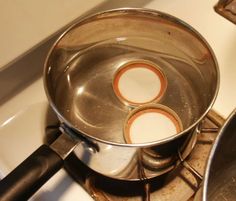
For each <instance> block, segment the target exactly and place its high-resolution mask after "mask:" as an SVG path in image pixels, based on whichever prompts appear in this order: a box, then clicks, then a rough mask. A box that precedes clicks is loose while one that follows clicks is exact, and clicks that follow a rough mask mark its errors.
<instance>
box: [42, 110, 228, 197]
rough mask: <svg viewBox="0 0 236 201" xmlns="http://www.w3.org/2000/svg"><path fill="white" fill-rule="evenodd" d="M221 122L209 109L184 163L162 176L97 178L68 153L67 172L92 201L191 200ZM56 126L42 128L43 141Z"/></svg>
mask: <svg viewBox="0 0 236 201" xmlns="http://www.w3.org/2000/svg"><path fill="white" fill-rule="evenodd" d="M223 122H224V119H223V118H222V117H221V116H220V115H218V114H217V113H216V112H214V111H213V110H211V111H210V112H209V113H208V115H207V117H206V118H205V119H204V120H203V121H202V123H201V125H200V126H199V128H198V129H199V130H198V132H199V133H198V136H197V142H196V145H195V147H194V148H193V150H192V152H191V154H190V155H189V156H188V157H187V158H186V160H183V161H182V160H181V158H182V155H181V154H182V153H181V152H179V157H180V162H179V163H180V164H179V165H178V166H176V168H175V169H174V170H173V171H171V172H169V173H167V174H164V175H161V176H159V177H156V178H153V179H150V180H142V181H120V180H115V179H111V178H108V177H105V176H103V175H100V174H98V173H96V172H94V171H93V170H91V169H90V168H88V167H87V166H85V165H84V164H83V163H82V162H80V161H79V160H78V159H77V157H76V156H75V155H73V154H71V155H70V156H69V157H68V159H67V160H66V162H65V169H66V170H67V171H68V173H69V174H70V175H71V176H72V177H73V178H74V179H75V181H76V182H78V183H79V184H80V185H82V186H83V187H84V189H85V190H86V191H87V192H88V193H89V194H90V195H91V196H92V197H93V198H94V200H96V201H156V200H158V201H172V200H175V201H192V200H193V199H192V197H193V195H194V193H195V192H196V191H197V190H198V188H199V185H200V183H201V179H202V175H203V174H204V169H205V165H206V162H207V158H208V154H209V152H210V149H211V146H212V143H213V141H214V139H215V138H216V136H217V134H218V129H219V128H220V127H221V126H222V124H223ZM57 128H58V124H57V126H49V127H48V128H47V129H46V133H47V135H46V141H47V142H49V143H50V142H52V141H53V138H56V137H57V136H58V129H57Z"/></svg>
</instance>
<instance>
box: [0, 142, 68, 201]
mask: <svg viewBox="0 0 236 201" xmlns="http://www.w3.org/2000/svg"><path fill="white" fill-rule="evenodd" d="M62 166H63V159H62V158H61V157H60V156H59V155H58V154H57V153H56V152H55V151H53V150H52V149H51V148H50V147H48V146H47V145H42V146H40V147H39V148H38V149H37V150H36V151H35V152H33V153H32V154H31V155H30V156H29V157H28V158H27V159H25V160H24V161H23V162H22V163H21V164H20V165H19V166H17V167H16V168H15V169H14V170H13V171H12V172H11V173H10V174H9V175H7V176H6V177H5V178H3V179H2V180H1V181H0V201H18V200H27V199H29V198H30V197H31V196H32V195H33V194H34V193H35V192H36V191H37V190H38V189H39V188H40V187H41V186H42V185H43V184H44V183H45V182H46V181H47V180H49V179H50V178H51V177H52V176H53V175H54V174H55V173H56V172H57V171H58V170H59V169H60V168H62Z"/></svg>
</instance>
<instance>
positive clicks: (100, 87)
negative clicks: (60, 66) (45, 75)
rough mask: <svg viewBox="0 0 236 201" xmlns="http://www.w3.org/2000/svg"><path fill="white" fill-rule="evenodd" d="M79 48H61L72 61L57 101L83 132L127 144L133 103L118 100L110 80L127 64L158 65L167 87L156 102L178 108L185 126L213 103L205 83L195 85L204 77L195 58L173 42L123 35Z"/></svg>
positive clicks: (59, 81)
mask: <svg viewBox="0 0 236 201" xmlns="http://www.w3.org/2000/svg"><path fill="white" fill-rule="evenodd" d="M75 49H76V48H73V50H71V51H68V50H67V51H65V50H60V51H61V53H62V54H65V55H66V57H67V58H69V59H68V61H67V62H66V65H65V67H64V68H65V70H64V72H63V74H62V75H61V76H60V79H58V81H57V83H56V86H57V88H56V97H58V98H57V99H56V100H55V102H56V105H57V107H58V108H59V111H60V112H61V113H62V114H63V115H64V116H65V117H66V118H67V119H68V120H70V122H72V124H73V125H74V126H75V127H77V128H78V129H79V130H81V131H82V132H84V133H87V134H89V135H92V136H95V137H97V138H100V139H103V140H107V141H112V142H118V143H125V142H124V138H123V126H124V122H125V119H126V118H127V115H128V114H129V112H130V111H131V110H132V109H133V107H132V106H129V105H126V104H124V103H123V102H122V101H120V100H119V98H118V97H117V96H116V94H115V92H114V90H113V87H112V84H113V79H114V76H115V73H116V72H117V70H118V69H119V68H120V67H121V66H122V65H124V64H125V63H128V62H134V61H144V62H152V63H154V64H155V65H156V66H158V67H159V68H160V70H161V71H162V72H163V73H164V75H165V77H166V79H167V88H166V91H165V94H164V95H163V97H162V98H161V99H160V100H158V102H159V103H161V104H163V105H165V106H167V107H169V108H171V109H172V110H174V111H175V113H176V114H177V115H178V116H179V118H180V120H181V122H182V124H183V129H185V128H187V127H188V126H189V125H191V124H192V123H193V122H194V121H195V120H196V119H198V118H199V117H200V116H201V115H202V114H203V112H204V110H205V109H206V107H207V104H209V103H208V102H209V99H207V98H205V99H203V98H202V97H204V96H205V95H204V93H203V92H202V90H204V89H203V87H201V85H200V87H199V86H198V84H197V83H202V84H204V82H205V80H204V78H203V77H202V75H201V72H200V71H199V70H198V68H197V67H196V61H194V60H193V59H192V58H191V57H190V56H189V55H186V53H184V52H182V51H181V50H180V49H178V47H175V46H173V45H172V46H171V50H169V49H168V48H166V44H165V43H164V42H160V41H154V40H151V39H147V38H140V37H139V38H136V37H127V38H125V37H124V38H117V39H112V40H107V41H103V42H100V43H96V44H93V45H89V46H88V47H83V48H82V49H79V48H77V49H79V50H75ZM170 52H172V54H170ZM202 65H205V64H204V62H203V64H202ZM59 94H60V95H59ZM61 94H63V100H62V98H61ZM154 103H156V102H154ZM199 103H201V105H199Z"/></svg>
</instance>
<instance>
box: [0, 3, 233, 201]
mask: <svg viewBox="0 0 236 201" xmlns="http://www.w3.org/2000/svg"><path fill="white" fill-rule="evenodd" d="M112 2H113V3H108V2H104V3H103V4H102V5H101V6H98V7H97V9H95V11H98V10H104V9H109V8H114V7H127V6H133V7H134V6H135V7H140V6H141V7H146V8H152V9H157V10H160V11H162V12H166V13H169V14H171V15H174V16H176V17H178V18H180V19H182V20H183V21H186V22H187V23H188V24H190V25H191V26H193V27H194V28H195V29H196V30H197V31H199V32H200V33H201V34H202V35H203V37H204V38H205V39H206V40H207V41H208V42H209V44H210V46H211V47H212V49H213V51H214V52H215V54H216V58H217V60H218V63H219V67H220V75H221V83H220V91H219V94H218V97H217V100H216V102H215V104H214V106H213V110H211V112H210V113H209V114H208V116H207V117H206V118H205V119H204V122H203V123H202V127H201V131H202V132H201V133H200V134H198V137H197V143H196V146H195V147H194V149H193V151H192V153H191V155H190V156H189V157H188V158H187V160H186V161H184V162H179V164H178V166H176V168H175V169H174V171H172V172H170V173H168V174H166V175H163V176H161V177H158V178H154V179H152V180H150V181H149V182H146V181H141V182H121V181H116V180H113V179H109V178H107V177H103V176H101V175H98V174H97V173H95V172H93V171H92V170H90V169H88V168H87V167H85V166H84V165H83V164H82V163H80V162H78V160H76V161H77V162H76V163H75V160H73V157H74V156H73V154H72V155H71V156H70V157H69V158H68V159H67V160H66V167H65V169H63V170H61V171H59V172H58V173H57V174H56V175H55V176H54V177H53V178H52V179H51V180H49V181H48V182H47V183H46V184H45V185H44V186H43V187H42V188H41V189H40V190H39V191H38V192H37V193H36V194H35V195H34V196H33V197H32V198H31V199H32V200H34V201H35V200H36V201H37V200H41V201H42V200H43V201H44V200H45V201H46V200H51V201H56V200H60V201H63V200H75V199H76V198H79V199H80V200H84V201H89V200H98V201H103V200H105V201H107V200H127V201H129V200H134V201H136V200H140V201H141V200H149V198H150V200H166V201H168V200H177V201H178V200H181V201H185V200H186V201H188V200H191V199H192V196H193V195H194V192H195V191H196V190H197V189H198V187H199V184H200V179H199V175H198V173H199V174H200V176H201V175H202V174H203V173H204V167H205V164H206V161H207V157H208V153H209V150H210V148H211V146H212V142H213V141H214V138H215V137H216V136H217V130H218V128H219V127H221V125H222V123H223V119H224V118H226V117H227V116H228V115H229V113H230V112H231V111H232V110H233V109H234V107H235V106H236V104H235V103H236V91H235V90H233V86H235V85H236V80H235V76H236V68H235V64H236V57H235V52H236V41H235V39H236V37H235V36H236V27H235V25H234V24H232V23H230V22H229V21H227V20H226V19H224V18H223V17H221V16H220V15H218V14H217V13H216V12H215V11H214V9H213V6H214V5H215V4H216V3H217V2H215V1H213V0H211V1H204V0H200V1H183V0H176V1H174V2H173V1H157V0H156V1H145V3H143V2H142V1H138V0H137V1H130V2H129V3H127V4H126V3H123V4H122V3H116V2H115V1H112ZM111 4H112V5H111ZM56 38H57V36H55V37H54V38H51V39H50V40H48V41H46V42H45V43H43V44H42V45H41V46H39V47H38V48H36V49H35V50H32V52H29V53H28V54H27V55H25V56H24V57H23V58H21V60H20V61H18V62H16V63H13V64H12V65H11V66H9V67H8V68H5V69H3V70H1V71H0V83H1V84H0V87H1V95H0V114H1V115H0V176H1V177H3V176H4V175H6V174H7V173H8V172H9V171H11V170H12V169H13V168H14V167H16V166H17V164H19V163H20V162H21V161H22V160H23V159H24V158H26V157H27V156H28V155H29V154H30V153H31V152H32V151H33V150H35V149H36V148H37V147H38V146H39V145H41V144H42V143H50V142H52V141H53V140H54V139H55V137H57V136H58V135H59V134H60V133H59V132H58V130H57V126H58V122H57V120H56V118H55V117H54V115H53V113H52V112H51V110H50V107H49V105H48V103H47V100H46V96H45V94H44V89H43V82H42V65H43V62H44V59H45V56H46V54H47V51H48V49H49V47H50V46H51V45H52V43H53V41H55V39H56ZM180 161H181V160H180ZM72 163H73V165H70V164H72ZM194 171H197V173H196V172H195V173H194ZM80 172H81V174H79V173H80Z"/></svg>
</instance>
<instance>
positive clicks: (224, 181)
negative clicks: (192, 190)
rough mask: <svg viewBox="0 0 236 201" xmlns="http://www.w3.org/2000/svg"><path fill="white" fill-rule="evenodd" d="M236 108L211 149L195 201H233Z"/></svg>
mask: <svg viewBox="0 0 236 201" xmlns="http://www.w3.org/2000/svg"><path fill="white" fill-rule="evenodd" d="M235 143H236V109H235V110H234V111H233V112H232V113H231V115H230V116H229V117H228V119H227V120H226V122H225V124H224V125H223V126H222V128H221V130H220V131H219V134H218V136H217V138H216V140H215V142H214V144H213V147H212V149H211V152H210V155H209V159H208V163H207V167H206V170H205V174H204V181H203V183H202V186H201V188H200V190H199V191H198V193H197V194H196V196H195V199H194V200H196V201H198V200H199V201H221V200H227V201H233V200H235V198H236V190H235V189H236V157H235V156H236V146H235Z"/></svg>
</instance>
